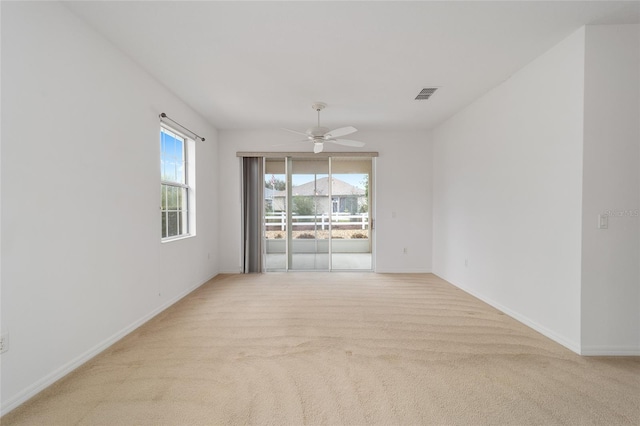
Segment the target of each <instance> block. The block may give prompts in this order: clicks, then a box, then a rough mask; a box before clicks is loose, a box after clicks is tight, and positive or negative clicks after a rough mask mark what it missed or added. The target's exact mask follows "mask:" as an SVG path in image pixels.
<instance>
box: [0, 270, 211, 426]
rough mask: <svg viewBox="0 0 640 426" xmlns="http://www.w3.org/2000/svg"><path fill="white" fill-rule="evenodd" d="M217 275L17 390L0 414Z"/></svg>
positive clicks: (22, 401) (64, 374) (47, 385)
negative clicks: (24, 387) (19, 390)
mask: <svg viewBox="0 0 640 426" xmlns="http://www.w3.org/2000/svg"><path fill="white" fill-rule="evenodd" d="M217 275H218V274H214V275H212V276H211V277H210V278H208V279H206V280H204V281H203V282H202V283H200V284H198V285H195V286H193V287H191V288H189V289H187V290H185V291H183V292H182V293H180V294H178V295H177V296H176V297H174V298H172V299H171V300H168V301H167V302H165V303H164V304H162V305H161V306H159V307H158V308H156V309H154V310H153V311H151V312H149V313H148V314H147V315H145V316H143V317H142V318H140V319H139V320H137V321H135V322H134V323H132V324H130V325H128V326H127V327H125V328H123V329H122V330H120V331H118V332H117V333H115V334H113V335H112V336H110V337H108V338H107V339H105V340H103V341H102V342H100V343H98V344H97V345H95V346H94V347H92V348H91V349H89V350H88V351H86V352H84V353H83V354H81V355H79V356H78V357H76V358H74V359H72V360H71V361H69V362H68V363H66V364H64V365H63V366H61V367H60V368H58V369H57V370H54V371H53V372H51V373H50V374H47V375H46V376H44V377H43V378H42V379H40V380H38V381H37V382H35V383H34V384H32V385H30V386H28V387H27V388H26V389H24V390H23V391H21V392H19V393H18V394H17V395H16V396H14V397H13V398H10V399H8V400H7V401H6V402H5V403H4V404H2V407H1V408H0V416H3V415H5V414H7V413H8V412H9V411H11V410H13V409H15V408H16V407H18V406H19V405H20V404H22V403H24V402H26V401H27V400H29V399H30V398H32V397H33V396H35V395H36V394H38V393H39V392H41V391H43V390H44V389H46V388H47V387H49V386H51V385H52V384H53V383H55V382H56V381H58V380H60V379H61V378H63V377H64V376H66V375H67V374H69V373H71V372H72V371H73V370H75V369H76V368H78V367H80V366H81V365H82V364H84V363H86V362H87V361H89V360H91V359H92V358H93V357H95V356H96V355H98V354H100V353H101V352H102V351H104V350H105V349H107V348H108V347H109V346H111V345H113V344H114V343H116V342H117V341H118V340H120V339H122V338H123V337H125V336H126V335H127V334H129V333H131V332H132V331H134V330H135V329H137V328H138V327H140V326H141V325H143V324H144V323H146V322H147V321H149V320H150V319H152V318H153V317H155V316H156V315H158V314H159V313H161V312H162V311H164V310H165V309H167V308H168V307H170V306H171V305H173V304H175V303H176V302H178V301H179V300H180V299H182V298H184V297H185V296H187V295H188V294H189V293H191V292H193V291H194V290H195V289H197V288H199V287H201V286H202V285H204V284H205V283H207V282H208V281H209V280H211V279H213V278H215V277H216V276H217Z"/></svg>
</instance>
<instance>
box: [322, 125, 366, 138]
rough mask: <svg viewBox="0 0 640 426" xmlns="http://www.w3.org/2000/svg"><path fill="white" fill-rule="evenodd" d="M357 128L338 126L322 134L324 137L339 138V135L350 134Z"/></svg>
mask: <svg viewBox="0 0 640 426" xmlns="http://www.w3.org/2000/svg"><path fill="white" fill-rule="evenodd" d="M357 131H358V129H356V128H355V127H351V126H348V127H340V128H339V129H334V130H331V131H330V132H327V134H325V135H324V137H325V138H339V137H340V136H346V135H350V134H351V133H355V132H357Z"/></svg>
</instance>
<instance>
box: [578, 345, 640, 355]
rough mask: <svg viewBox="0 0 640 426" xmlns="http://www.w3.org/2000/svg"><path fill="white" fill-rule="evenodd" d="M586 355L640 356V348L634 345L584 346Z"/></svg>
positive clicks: (583, 350)
mask: <svg viewBox="0 0 640 426" xmlns="http://www.w3.org/2000/svg"><path fill="white" fill-rule="evenodd" d="M580 355H584V356H640V348H639V347H633V346H583V347H582V351H581V353H580Z"/></svg>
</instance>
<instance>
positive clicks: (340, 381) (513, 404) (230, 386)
mask: <svg viewBox="0 0 640 426" xmlns="http://www.w3.org/2000/svg"><path fill="white" fill-rule="evenodd" d="M26 424H28V425H72V424H83V425H132V424H136V425H147V424H148V425H163V424H170V425H190V424H193V425H196V424H203V425H204V424H207V425H209V424H225V425H236V424H258V425H288V424H290V425H302V424H309V425H316V424H331V425H339V424H350V425H364V424H385V425H392V424H401V425H415V424H439V425H441V424H447V425H448V424H473V425H479V424H494V425H503V424H506V425H524V424H545V425H546V424H572V425H584V424H601V425H617V424H635V425H638V424H640V358H586V357H580V356H577V355H575V354H573V353H572V352H570V351H568V350H566V349H564V348H563V347H561V346H559V345H558V344H556V343H554V342H552V341H550V340H549V339H547V338H545V337H543V336H541V335H539V334H538V333H536V332H534V331H532V330H531V329H529V328H527V327H525V326H523V325H522V324H520V323H518V322H516V321H515V320H513V319H511V318H509V317H508V316H506V315H503V314H501V313H500V312H498V311H496V310H495V309H493V308H491V307H489V306H487V305H485V304H484V303H482V302H480V301H478V300H477V299H475V298H473V297H471V296H469V295H467V294H466V293H464V292H462V291H461V290H458V289H456V288H455V287H453V286H451V285H450V284H448V283H446V282H445V281H443V280H441V279H439V278H437V277H435V276H433V275H430V274H423V275H384V274H372V273H274V274H264V275H227V276H220V277H217V278H216V279H214V280H212V281H211V282H209V283H208V284H206V285H204V286H203V287H201V288H200V289H198V290H197V291H195V292H194V293H192V294H191V295H190V296H188V297H187V298H185V299H184V300H183V301H181V302H180V303H178V304H177V305H174V306H173V307H172V308H170V309H168V310H167V311H165V312H164V313H162V314H161V315H159V316H158V317H156V318H155V319H153V320H152V321H151V322H149V323H147V324H146V325H145V326H143V327H141V328H140V329H138V330H136V331H135V332H133V333H132V334H131V335H129V336H127V337H126V338H125V339H123V340H122V341H120V342H118V343H117V344H115V345H114V346H112V347H111V348H109V349H108V350H107V351H106V352H104V353H103V354H101V355H100V356H98V357H96V358H95V359H93V360H92V361H90V362H89V363H87V364H86V365H84V366H83V367H81V368H80V369H78V370H77V371H75V372H74V373H72V374H71V375H69V376H67V377H66V378H64V379H63V380H61V381H60V382H58V383H56V384H55V385H54V386H52V387H50V388H49V389H47V390H45V391H44V392H43V393H41V394H40V395H38V396H36V397H35V398H34V399H32V400H31V401H29V402H27V403H26V404H24V405H23V406H21V407H19V408H17V409H16V410H14V411H13V412H11V413H9V414H8V415H6V416H5V417H4V418H2V425H3V426H5V425H26Z"/></svg>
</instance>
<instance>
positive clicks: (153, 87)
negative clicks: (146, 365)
mask: <svg viewBox="0 0 640 426" xmlns="http://www.w3.org/2000/svg"><path fill="white" fill-rule="evenodd" d="M163 111H164V112H166V113H167V114H168V115H169V116H173V117H176V119H178V121H181V122H183V123H184V124H186V125H188V126H190V127H192V128H193V129H194V130H197V131H198V132H199V133H201V134H202V135H204V136H205V137H206V139H207V141H206V142H204V143H198V145H197V165H196V173H197V197H198V198H197V199H198V201H197V236H196V237H194V238H190V239H185V240H182V241H178V242H172V243H167V244H161V243H160V214H159V201H160V200H159V197H160V191H159V189H160V188H159V174H160V172H159V122H158V114H159V113H160V112H163ZM216 138H217V135H216V130H215V129H214V128H213V127H211V126H210V125H209V124H207V123H206V122H205V121H204V120H203V119H202V118H201V117H200V116H198V115H197V114H195V113H194V112H193V111H192V110H191V109H189V108H188V107H187V106H186V105H185V104H184V103H183V102H181V101H180V100H179V99H178V98H176V97H175V96H174V95H172V94H171V93H170V92H169V91H168V90H166V89H165V88H164V87H163V86H161V85H160V84H159V83H158V82H157V81H155V80H154V79H152V78H151V77H150V76H149V75H148V74H146V73H145V72H143V71H142V70H141V69H140V68H138V67H137V66H136V65H135V64H134V63H133V62H132V61H131V60H129V59H128V58H127V57H125V56H124V55H123V54H121V53H120V52H119V51H117V50H116V49H115V48H114V47H112V45H110V44H109V43H107V42H106V41H105V40H104V39H103V38H102V37H101V36H100V35H98V34H97V33H95V32H94V31H92V30H91V29H89V28H88V27H86V26H85V25H84V24H83V23H82V22H81V21H79V20H78V19H77V18H76V17H75V16H74V15H72V14H71V13H70V12H69V11H68V10H67V9H66V8H65V7H64V6H62V5H60V4H58V3H19V2H15V3H14V2H2V277H1V278H2V318H1V320H2V331H3V332H9V337H10V349H9V351H8V352H6V353H4V354H2V366H1V368H2V371H1V374H2V378H1V380H2V383H1V389H2V412H3V413H5V412H6V411H7V410H9V409H11V408H13V407H15V406H16V405H17V404H18V403H20V402H22V401H24V400H25V399H26V398H28V397H29V396H31V395H33V394H34V393H35V392H37V391H39V390H40V389H42V388H43V387H45V386H46V385H48V384H50V383H51V382H52V381H53V380H55V379H57V378H59V377H61V376H62V375H63V374H64V373H66V372H68V371H69V370H70V369H72V368H74V367H76V366H77V365H79V364H80V363H81V362H82V361H84V360H86V359H87V358H89V357H91V356H92V355H94V354H95V353H97V352H98V351H100V350H101V349H103V348H104V347H105V345H108V344H110V343H111V342H113V341H114V340H116V339H117V338H119V337H121V336H122V335H123V334H125V333H126V332H127V331H129V330H131V329H132V328H133V327H135V326H136V325H138V324H140V323H141V322H143V321H145V320H146V319H148V318H150V317H151V316H152V315H154V314H155V313H157V312H159V311H160V310H161V309H163V308H164V307H166V306H167V305H168V304H170V303H172V302H173V301H175V300H176V299H177V298H179V297H181V296H182V295H184V294H186V293H187V292H189V291H190V290H192V289H193V288H194V287H196V286H198V285H200V284H202V283H203V282H205V281H206V280H207V279H209V278H211V277H212V276H214V275H215V274H216V273H217V271H218V265H217V261H216V259H217V256H218V253H217V223H218V218H217V215H218V209H217V204H216V197H217V186H218V184H217V178H218V173H217V160H216V154H217V142H216ZM208 254H210V259H209V256H208ZM176 266H180V270H179V271H178V270H176V269H175V267H176Z"/></svg>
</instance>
